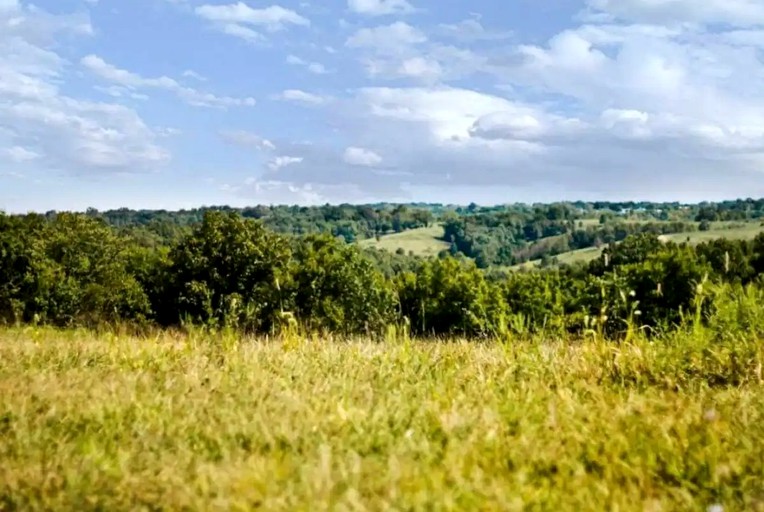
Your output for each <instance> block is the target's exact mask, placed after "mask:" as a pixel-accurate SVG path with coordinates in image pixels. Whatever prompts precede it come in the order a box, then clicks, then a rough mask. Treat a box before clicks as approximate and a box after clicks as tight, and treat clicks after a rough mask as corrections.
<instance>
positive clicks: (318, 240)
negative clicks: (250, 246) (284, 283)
mask: <svg viewBox="0 0 764 512" xmlns="http://www.w3.org/2000/svg"><path fill="white" fill-rule="evenodd" d="M290 284H291V293H292V296H291V301H290V304H292V305H293V307H292V308H290V309H292V310H293V311H294V313H295V314H296V315H297V317H298V318H301V319H303V320H304V321H305V322H306V323H307V327H308V330H310V331H314V330H317V329H326V330H329V331H332V332H339V333H346V334H347V333H359V332H365V333H369V332H382V330H383V328H384V327H386V326H387V325H388V324H389V323H390V322H391V321H392V320H393V316H394V312H395V311H394V308H395V302H394V295H393V291H392V289H391V287H390V285H389V282H388V281H386V280H385V279H384V277H383V276H382V274H381V273H380V272H379V271H378V270H377V269H376V268H374V265H373V264H372V263H371V262H370V261H369V260H367V259H365V258H363V257H362V255H361V253H359V252H358V251H357V250H356V249H355V248H353V247H350V246H347V245H344V244H342V243H340V242H337V241H336V240H334V239H333V238H331V237H327V236H325V235H324V236H317V235H311V236H309V237H307V238H305V239H304V240H301V241H300V242H299V243H298V244H297V249H296V251H295V254H294V260H293V268H292V271H291V281H290Z"/></svg>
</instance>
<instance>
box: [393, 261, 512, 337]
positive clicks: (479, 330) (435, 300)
mask: <svg viewBox="0 0 764 512" xmlns="http://www.w3.org/2000/svg"><path fill="white" fill-rule="evenodd" d="M396 287H397V289H398V296H399V300H400V307H401V314H402V316H403V317H404V318H407V319H408V320H409V321H410V323H411V329H412V332H414V333H417V334H423V335H428V334H429V335H444V334H448V335H463V336H488V335H490V334H498V333H502V332H504V331H505V329H506V313H507V309H506V304H505V302H504V300H502V297H501V290H500V289H499V288H498V287H497V286H495V285H493V284H491V283H490V282H488V281H487V280H486V278H485V274H484V273H483V272H481V271H480V270H479V269H478V268H477V267H476V266H475V264H474V263H473V262H468V263H462V262H459V261H457V260H456V259H454V258H451V257H446V258H443V259H438V260H431V261H427V262H425V263H423V264H422V265H421V266H420V267H419V269H417V271H416V272H406V273H403V274H401V275H399V276H398V278H397V280H396Z"/></svg>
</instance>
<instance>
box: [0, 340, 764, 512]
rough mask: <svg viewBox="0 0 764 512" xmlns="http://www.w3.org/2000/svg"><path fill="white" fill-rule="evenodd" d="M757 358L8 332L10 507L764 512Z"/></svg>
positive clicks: (1, 360)
mask: <svg viewBox="0 0 764 512" xmlns="http://www.w3.org/2000/svg"><path fill="white" fill-rule="evenodd" d="M762 362H764V344H762V343H761V340H757V339H747V338H745V337H744V336H741V337H739V339H736V341H735V342H734V343H720V342H717V343H713V344H712V343H710V342H708V341H705V339H704V338H703V339H701V338H697V339H696V338H687V337H682V336H680V337H677V338H675V339H667V340H662V341H661V342H660V343H646V342H638V343H636V344H629V345H620V346H615V345H612V344H606V343H602V342H596V341H585V342H572V341H571V342H564V343H563V342H552V341H550V342H543V343H537V342H525V343H518V344H508V345H502V344H488V343H484V344H477V343H466V342H454V343H434V342H433V343H425V342H408V341H406V340H401V341H391V342H389V343H387V344H380V343H371V342H368V341H356V342H339V341H334V342H327V341H325V340H324V341H322V340H311V341H309V340H297V339H292V340H287V341H286V342H275V341H270V342H267V341H264V340H260V341H257V340H239V339H237V338H235V337H233V336H220V337H217V338H212V337H205V336H201V335H193V336H181V335H173V334H169V333H165V334H157V335H155V336H152V337H149V338H131V337H127V336H118V335H111V334H104V335H100V336H94V335H92V334H89V333H87V332H84V331H68V332H56V331H52V330H44V329H13V330H5V331H0V510H4V511H6V510H8V511H10V510H55V511H64V510H79V511H84V510H108V511H119V510H189V511H191V510H205V511H206V510H242V511H244V510H254V509H261V510H285V511H286V510H288V511H295V510H311V511H312V510H348V511H350V510H555V511H557V510H576V511H582V510H619V511H632V510H633V511H645V510H648V511H664V512H665V511H670V510H700V511H704V510H724V511H733V510H752V511H757V510H758V511H761V510H764V456H763V455H762V453H764V384H763V383H762V370H761V368H762ZM709 507H723V508H709Z"/></svg>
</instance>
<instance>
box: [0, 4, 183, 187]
mask: <svg viewBox="0 0 764 512" xmlns="http://www.w3.org/2000/svg"><path fill="white" fill-rule="evenodd" d="M2 6H3V9H2V10H0V25H3V26H4V27H7V28H8V29H9V30H5V28H4V29H3V31H0V47H2V48H3V52H0V145H2V146H5V147H6V150H5V151H4V153H5V155H6V157H10V158H11V159H14V160H16V161H32V160H34V161H35V163H36V165H39V166H42V167H48V168H52V169H58V170H63V171H66V172H69V173H80V174H81V173H88V172H104V171H105V172H111V171H119V172H123V171H139V170H141V169H150V168H155V167H156V166H158V165H160V164H162V163H164V162H166V161H167V160H168V159H169V157H170V155H169V153H168V152H167V151H166V150H165V149H164V148H162V147H161V146H160V145H159V144H158V143H157V138H158V134H157V133H156V132H155V131H154V130H153V129H152V128H150V127H149V126H147V125H146V123H145V122H144V121H143V119H141V117H140V116H139V115H138V114H137V113H136V112H135V111H134V110H132V109H130V108H128V107H125V106H123V105H119V104H114V103H103V102H95V101H91V100H89V99H83V98H80V97H76V96H71V95H68V94H64V93H62V92H61V90H60V83H61V82H62V80H63V79H65V77H66V72H67V69H66V61H65V60H64V59H63V58H61V57H60V56H59V55H58V54H57V53H55V51H54V47H55V43H56V40H57V38H60V37H61V36H62V35H65V34H71V35H74V36H87V35H88V34H90V33H92V29H91V28H90V21H89V19H88V18H87V16H86V15H53V14H50V13H48V12H46V11H43V10H41V9H39V8H32V7H29V8H26V7H22V6H21V5H19V4H18V3H16V2H8V1H7V0H5V1H4V2H3V3H2ZM32 148H33V149H32Z"/></svg>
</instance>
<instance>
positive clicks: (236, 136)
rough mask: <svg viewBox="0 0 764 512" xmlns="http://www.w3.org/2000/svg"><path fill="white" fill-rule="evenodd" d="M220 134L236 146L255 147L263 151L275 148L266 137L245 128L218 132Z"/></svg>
mask: <svg viewBox="0 0 764 512" xmlns="http://www.w3.org/2000/svg"><path fill="white" fill-rule="evenodd" d="M220 136H221V137H223V139H224V140H225V141H226V142H228V143H230V144H235V145H237V146H242V147H249V148H255V149H260V150H263V151H266V150H267V151H272V150H275V149H276V146H275V145H274V144H273V143H272V142H271V141H269V140H268V139H265V138H263V137H261V136H259V135H257V134H255V133H251V132H248V131H245V130H232V131H223V132H221V133H220Z"/></svg>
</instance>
